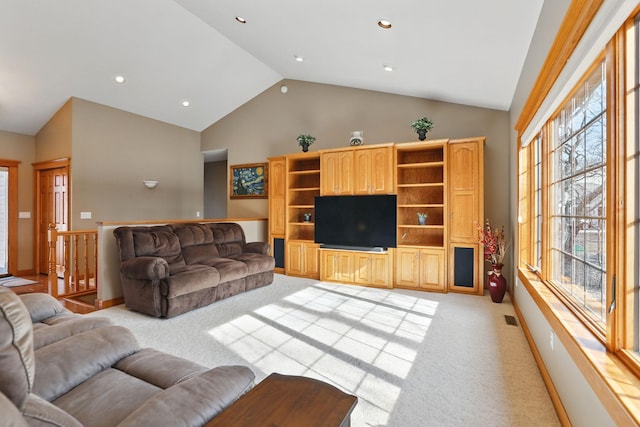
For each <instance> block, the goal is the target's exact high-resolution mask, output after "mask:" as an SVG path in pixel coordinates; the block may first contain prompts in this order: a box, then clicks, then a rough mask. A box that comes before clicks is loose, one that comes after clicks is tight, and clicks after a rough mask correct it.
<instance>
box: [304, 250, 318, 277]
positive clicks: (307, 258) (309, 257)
mask: <svg viewBox="0 0 640 427" xmlns="http://www.w3.org/2000/svg"><path fill="white" fill-rule="evenodd" d="M318 249H319V245H317V244H315V243H305V244H304V254H303V255H304V264H305V265H304V267H305V269H304V275H305V276H306V277H310V278H312V279H317V278H319V277H320V264H319V259H318V257H319V254H318Z"/></svg>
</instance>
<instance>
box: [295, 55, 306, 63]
mask: <svg viewBox="0 0 640 427" xmlns="http://www.w3.org/2000/svg"><path fill="white" fill-rule="evenodd" d="M293 57H294V58H295V59H296V61H298V62H302V61H304V58H303V57H302V56H298V55H293Z"/></svg>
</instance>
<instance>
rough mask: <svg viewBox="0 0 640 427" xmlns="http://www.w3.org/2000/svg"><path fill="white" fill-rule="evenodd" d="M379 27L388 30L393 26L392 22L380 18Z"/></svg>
mask: <svg viewBox="0 0 640 427" xmlns="http://www.w3.org/2000/svg"><path fill="white" fill-rule="evenodd" d="M378 27H380V28H384V29H385V30H388V29H389V28H391V27H392V25H391V22H390V21H387V20H386V19H378Z"/></svg>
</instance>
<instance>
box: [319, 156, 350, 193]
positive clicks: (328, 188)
mask: <svg viewBox="0 0 640 427" xmlns="http://www.w3.org/2000/svg"><path fill="white" fill-rule="evenodd" d="M321 159H322V172H321V181H322V185H321V193H322V195H340V194H353V179H354V177H353V174H354V170H353V151H336V152H329V153H322V155H321Z"/></svg>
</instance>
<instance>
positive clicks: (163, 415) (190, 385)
mask: <svg viewBox="0 0 640 427" xmlns="http://www.w3.org/2000/svg"><path fill="white" fill-rule="evenodd" d="M254 378H255V375H254V374H253V372H252V371H251V370H250V369H249V368H247V367H246V366H220V367H217V368H213V369H210V370H208V371H206V372H204V373H202V374H200V375H198V376H195V377H193V378H189V379H188V380H186V381H183V382H181V383H179V384H177V385H174V386H173V387H171V388H168V389H166V390H163V391H161V392H160V393H158V394H157V395H155V396H153V398H151V399H149V400H147V401H146V402H144V404H143V405H142V406H140V408H138V409H137V410H136V411H135V412H133V413H132V414H130V415H129V416H128V417H127V418H126V419H125V420H124V421H123V422H122V423H121V424H120V425H119V427H138V426H140V425H148V426H160V425H166V420H167V419H171V420H172V425H180V426H194V427H195V426H201V425H204V424H205V423H207V422H208V421H209V420H210V419H212V418H213V417H215V416H216V415H218V414H219V413H220V412H222V411H223V410H224V409H225V408H227V407H228V406H229V405H231V404H232V403H233V402H235V401H236V400H237V399H238V398H239V397H240V396H242V395H243V394H245V393H246V392H247V391H248V390H249V389H250V388H251V387H252V386H253V381H254Z"/></svg>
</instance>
